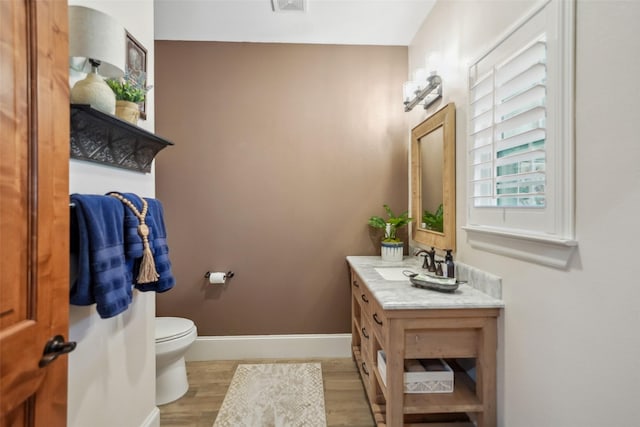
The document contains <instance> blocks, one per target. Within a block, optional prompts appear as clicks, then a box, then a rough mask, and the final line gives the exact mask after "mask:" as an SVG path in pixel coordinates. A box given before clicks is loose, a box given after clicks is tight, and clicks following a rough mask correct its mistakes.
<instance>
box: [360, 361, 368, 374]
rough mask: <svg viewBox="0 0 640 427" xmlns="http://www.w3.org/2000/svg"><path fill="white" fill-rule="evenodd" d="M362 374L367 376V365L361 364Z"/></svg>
mask: <svg viewBox="0 0 640 427" xmlns="http://www.w3.org/2000/svg"><path fill="white" fill-rule="evenodd" d="M362 372H364V373H365V374H367V376H369V371H367V365H366V364H365V363H364V362H362Z"/></svg>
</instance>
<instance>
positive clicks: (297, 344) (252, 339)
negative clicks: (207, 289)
mask: <svg viewBox="0 0 640 427" xmlns="http://www.w3.org/2000/svg"><path fill="white" fill-rule="evenodd" d="M325 357H351V334H323V335H239V336H223V337H207V336H203V337H198V338H196V341H195V342H194V343H193V345H192V346H191V347H190V348H189V350H188V351H187V354H186V355H185V359H186V360H187V361H201V360H239V359H314V358H325Z"/></svg>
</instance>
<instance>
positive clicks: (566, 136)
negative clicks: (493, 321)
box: [463, 0, 576, 267]
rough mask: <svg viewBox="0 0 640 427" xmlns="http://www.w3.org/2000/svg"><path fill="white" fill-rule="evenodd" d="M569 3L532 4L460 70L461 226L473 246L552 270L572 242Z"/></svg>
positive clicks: (565, 259) (571, 40)
mask: <svg viewBox="0 0 640 427" xmlns="http://www.w3.org/2000/svg"><path fill="white" fill-rule="evenodd" d="M573 9H574V3H573V2H572V1H562V0H547V1H545V2H543V3H541V4H539V5H538V6H537V7H536V8H535V9H534V10H533V11H532V12H530V13H529V14H528V15H527V16H526V17H525V18H524V19H523V20H522V21H520V22H519V23H517V24H516V25H515V26H514V27H513V28H512V29H510V30H509V31H508V32H507V34H506V35H505V36H504V37H502V38H501V39H500V41H499V42H498V43H497V44H496V45H495V46H494V47H493V48H491V49H490V50H489V51H488V52H487V53H486V54H484V55H483V56H482V57H480V59H478V60H477V61H476V62H474V63H473V64H472V65H471V67H470V68H469V110H468V111H469V114H468V117H469V123H468V128H467V129H468V137H467V160H468V171H467V177H468V191H467V194H468V201H467V206H468V215H467V226H466V227H463V229H465V230H466V231H467V233H468V237H469V241H470V243H471V245H472V246H476V247H480V248H484V249H488V250H493V251H495V252H499V253H504V254H508V255H511V256H516V257H519V258H524V259H528V260H533V261H536V262H541V263H544V264H549V265H553V266H556V267H564V266H566V265H567V263H568V259H569V256H570V254H571V251H572V248H573V246H575V244H576V243H575V241H574V240H573V237H574V236H573V209H574V208H573V205H574V203H573V193H574V192H573V81H574V79H573V43H574V37H573V32H574V27H573ZM541 245H542V246H541ZM563 248H565V249H563Z"/></svg>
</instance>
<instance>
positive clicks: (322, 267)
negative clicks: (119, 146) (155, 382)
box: [153, 41, 408, 335]
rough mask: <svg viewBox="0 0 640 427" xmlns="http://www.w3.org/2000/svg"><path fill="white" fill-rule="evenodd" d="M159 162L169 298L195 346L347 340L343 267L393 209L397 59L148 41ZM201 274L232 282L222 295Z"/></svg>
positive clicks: (364, 50)
mask: <svg viewBox="0 0 640 427" xmlns="http://www.w3.org/2000/svg"><path fill="white" fill-rule="evenodd" d="M155 60H156V63H155V70H156V74H155V85H154V89H153V90H154V91H155V97H156V98H155V99H156V132H157V133H158V134H159V135H162V136H164V137H167V138H168V139H170V140H172V141H174V142H175V146H173V147H170V148H167V149H166V150H164V151H163V152H161V153H160V155H159V156H158V158H157V163H156V185H157V197H158V198H159V199H160V200H161V201H162V202H163V203H164V206H165V215H166V225H167V229H168V241H169V248H170V256H171V260H172V262H173V269H174V270H173V271H174V273H175V276H176V279H177V284H176V287H175V288H174V289H173V290H171V291H169V292H167V293H165V294H160V295H158V298H157V314H158V315H159V316H180V317H187V318H190V319H192V320H194V322H195V323H196V325H197V327H198V334H199V335H250V334H256V335H260V334H304V333H344V332H349V331H350V323H349V316H350V303H349V291H350V290H349V283H348V269H347V264H346V261H345V257H346V256H347V255H373V254H377V253H379V248H378V246H379V245H378V244H377V242H376V243H375V244H374V243H373V242H372V240H371V238H370V233H369V229H368V225H367V219H368V218H369V216H371V215H373V214H377V215H382V214H383V209H382V204H383V203H389V204H391V206H392V207H393V208H394V209H397V210H406V209H407V199H408V196H407V183H408V179H407V173H408V172H407V170H408V165H407V149H408V137H407V135H408V130H407V127H406V126H405V123H404V116H403V114H404V113H403V110H402V103H401V99H402V98H401V92H402V83H403V81H404V80H406V76H407V62H408V61H407V48H406V47H383V46H333V45H296V44H258V43H218V42H173V41H157V42H156V44H155ZM207 270H215V271H228V270H233V271H234V272H235V277H234V278H232V279H230V280H228V281H227V285H225V286H213V285H209V284H208V283H207V281H206V279H204V274H205V272H206V271H207Z"/></svg>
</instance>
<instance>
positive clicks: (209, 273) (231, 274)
mask: <svg viewBox="0 0 640 427" xmlns="http://www.w3.org/2000/svg"><path fill="white" fill-rule="evenodd" d="M211 273H213V272H212V271H207V272H206V273H204V278H205V279H208V278H209V276H211ZM235 274H236V273H234V272H233V271H227V272H226V273H225V275H226V278H227V279H231V278H232V277H233V276H235Z"/></svg>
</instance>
